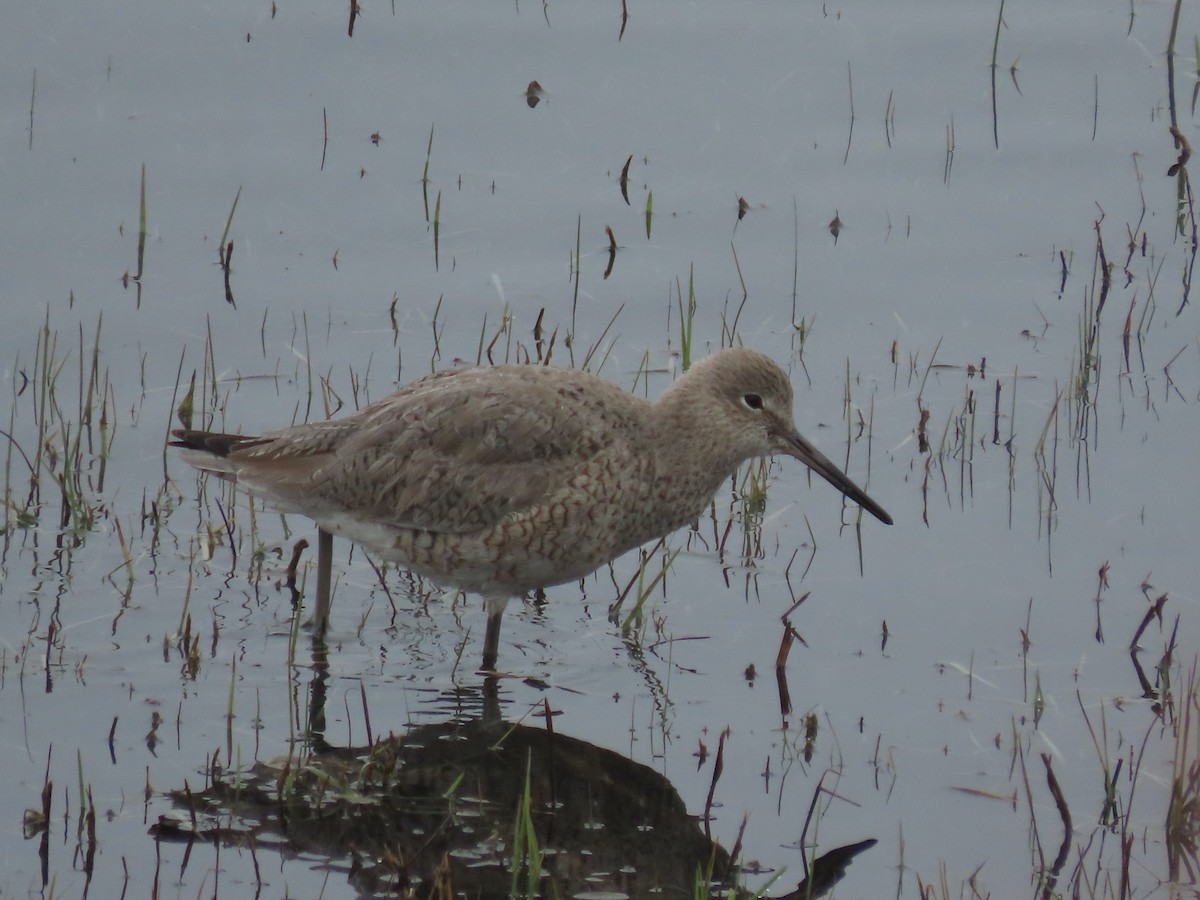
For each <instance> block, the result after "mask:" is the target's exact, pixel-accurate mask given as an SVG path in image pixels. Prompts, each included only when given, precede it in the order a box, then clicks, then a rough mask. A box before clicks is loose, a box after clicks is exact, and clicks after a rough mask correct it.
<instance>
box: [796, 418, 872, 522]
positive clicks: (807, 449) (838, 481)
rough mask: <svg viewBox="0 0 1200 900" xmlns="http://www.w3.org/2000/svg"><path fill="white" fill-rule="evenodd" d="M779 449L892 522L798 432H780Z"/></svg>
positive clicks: (869, 510)
mask: <svg viewBox="0 0 1200 900" xmlns="http://www.w3.org/2000/svg"><path fill="white" fill-rule="evenodd" d="M779 438H780V445H781V446H780V449H781V450H783V452H784V453H787V454H788V455H789V456H794V457H796V459H798V460H800V462H802V463H804V464H805V465H806V466H808V467H809V468H810V469H812V470H813V471H814V472H816V473H817V474H818V475H820V476H821V477H822V478H824V479H825V480H826V481H828V482H829V483H830V484H832V485H833V486H834V487H835V488H837V489H838V490H839V491H841V492H842V493H843V494H845V495H846V496H847V497H849V498H850V499H851V500H853V501H854V502H855V503H857V504H858V505H859V506H861V507H862V508H863V509H865V510H866V511H867V512H869V513H870V514H871V515H873V516H874V517H875V518H877V519H878V520H879V521H880V522H883V523H884V524H885V525H891V524H892V517H891V516H889V515H888V514H887V510H885V509H884V508H883V507H882V506H880V505H879V504H878V503H876V502H875V501H874V500H872V499H871V498H870V497H868V496H867V492H866V491H864V490H863V489H862V488H860V487H859V486H858V485H857V484H855V483H854V482H853V481H851V480H850V479H849V478H847V477H846V473H845V472H843V471H842V470H841V469H839V468H838V467H837V466H835V465H834V464H833V463H832V462H830V461H829V458H828V457H827V456H825V454H823V453H822V452H821V451H820V450H818V449H817V448H816V447H814V446H813V445H812V444H810V443H809V442H808V441H806V440H805V439H804V438H802V437H801V436H800V435H799V434H796V433H794V432H793V433H792V434H781V435H779Z"/></svg>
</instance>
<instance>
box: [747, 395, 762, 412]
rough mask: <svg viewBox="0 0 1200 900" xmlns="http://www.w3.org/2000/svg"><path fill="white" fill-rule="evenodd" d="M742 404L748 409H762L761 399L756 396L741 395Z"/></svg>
mask: <svg viewBox="0 0 1200 900" xmlns="http://www.w3.org/2000/svg"><path fill="white" fill-rule="evenodd" d="M742 402H743V403H745V404H746V406H748V407H749V408H750V409H762V408H763V402H762V397H760V396H759V395H758V394H743V395H742Z"/></svg>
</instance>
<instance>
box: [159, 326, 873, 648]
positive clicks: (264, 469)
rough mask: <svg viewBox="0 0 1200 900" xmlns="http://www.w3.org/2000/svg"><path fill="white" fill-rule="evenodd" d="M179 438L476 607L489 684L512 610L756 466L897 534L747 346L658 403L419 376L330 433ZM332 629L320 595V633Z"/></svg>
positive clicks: (200, 463) (603, 388) (287, 506)
mask: <svg viewBox="0 0 1200 900" xmlns="http://www.w3.org/2000/svg"><path fill="white" fill-rule="evenodd" d="M173 435H174V437H175V438H176V440H175V441H173V442H172V443H173V444H174V445H175V446H178V447H183V448H186V453H185V458H186V459H187V461H188V462H189V463H191V464H192V465H194V466H196V467H197V468H199V469H203V470H205V471H209V472H216V473H218V474H220V475H222V476H225V477H233V478H236V479H238V480H240V481H241V482H242V483H243V484H245V485H246V486H247V487H249V488H250V489H252V490H254V491H256V492H259V493H261V494H262V495H263V496H264V497H266V498H267V499H268V500H269V501H270V502H272V504H273V505H274V506H276V507H277V508H279V509H280V510H281V511H283V512H297V513H303V514H304V515H306V516H308V517H310V518H312V519H314V520H315V521H316V523H317V525H318V526H319V527H320V529H321V530H322V532H325V533H328V534H340V535H343V536H345V537H347V538H349V539H351V540H353V541H357V542H358V543H360V544H362V545H363V546H364V547H366V548H368V549H369V550H371V551H372V552H373V553H375V554H377V555H378V556H380V557H381V558H383V559H386V560H389V561H392V562H395V563H399V564H400V565H401V566H403V567H404V568H406V569H408V570H410V571H412V572H414V573H416V574H417V575H421V576H423V577H425V578H428V579H430V580H432V581H434V582H436V583H439V584H442V585H447V586H450V587H455V588H458V589H460V590H463V591H472V592H476V593H479V594H482V595H483V598H484V600H485V603H486V607H487V632H486V634H485V637H484V651H483V668H484V669H493V668H495V664H496V656H497V651H498V647H499V641H500V619H501V616H502V614H503V613H504V607H505V606H506V605H507V603H508V600H509V598H510V597H515V596H524V595H525V594H527V593H528V592H530V591H532V590H535V589H537V588H542V587H549V586H551V585H555V584H563V583H566V582H569V581H576V580H578V579H580V578H583V577H584V576H585V575H587V574H589V573H590V572H592V571H594V570H595V569H597V568H599V567H600V566H602V565H604V564H605V563H606V562H609V561H610V560H612V559H615V558H616V557H618V556H620V555H621V554H622V553H624V552H625V551H627V550H631V549H633V548H634V547H638V546H640V545H642V544H644V543H646V542H647V541H650V540H654V539H655V538H659V537H662V536H663V535H666V534H670V533H671V532H672V531H675V530H676V529H677V528H680V527H682V526H684V525H687V524H689V523H691V522H694V521H695V520H696V519H697V518H699V516H700V515H701V514H702V513H703V511H704V509H705V507H706V506H708V504H709V503H710V502H711V501H712V498H713V495H714V494H715V493H716V491H717V488H718V487H720V484H721V482H722V481H723V480H724V479H725V478H727V477H729V475H730V474H731V473H732V472H733V471H734V469H736V468H737V467H738V466H739V465H741V464H742V463H744V462H746V461H747V460H749V459H752V458H754V457H760V456H770V455H773V454H776V453H779V454H784V455H787V456H793V457H795V458H796V459H798V460H800V461H801V462H802V463H804V464H805V465H806V466H808V467H809V468H810V469H812V470H813V471H814V472H816V473H817V474H818V475H820V476H821V477H822V478H824V479H825V480H826V481H828V482H830V483H831V484H832V485H833V486H834V487H836V488H837V489H838V490H840V491H841V492H842V493H843V494H845V495H846V496H847V497H849V498H850V499H852V500H854V501H855V502H856V503H858V504H859V505H861V506H862V507H863V508H864V509H866V510H868V511H869V512H870V513H871V514H872V515H874V516H875V517H876V518H877V519H879V520H880V521H882V522H885V523H886V524H888V525H890V524H891V523H892V518H891V516H889V515H888V514H887V513H886V512H885V511H884V509H883V507H881V506H880V505H879V504H878V503H876V502H875V501H874V500H872V499H871V498H870V497H868V496H867V494H866V493H865V492H864V491H863V490H862V489H861V488H859V487H858V485H856V484H855V483H854V482H852V481H851V480H850V479H849V478H848V477H847V476H846V475H845V473H843V472H842V471H841V469H839V468H838V467H837V466H836V465H834V464H833V463H832V462H831V461H830V460H829V459H828V458H826V457H825V456H824V455H823V454H822V453H820V452H819V451H818V450H817V449H816V448H815V447H813V445H812V444H810V443H809V442H808V441H807V440H805V439H804V438H803V437H801V436H800V434H799V432H797V430H796V426H795V423H794V422H793V420H792V386H791V383H790V382H789V381H788V378H787V375H786V374H785V373H784V371H783V370H782V369H781V368H780V367H779V366H778V365H776V363H774V362H773V361H772V360H771V359H769V358H768V357H766V356H763V355H762V354H761V353H756V352H755V351H753V350H748V349H743V348H735V349H726V350H721V351H720V352H718V353H714V354H713V355H712V356H709V357H708V358H706V359H704V360H702V361H700V362H698V363H696V364H695V365H694V366H692V368H691V369H690V370H688V371H687V372H686V373H685V374H683V375H681V376H680V377H679V378H678V379H676V380H675V382H674V383H673V384H672V385H671V386H670V387H669V388H667V390H666V391H665V392H664V393H663V394H662V396H661V397H660V398H659V399H658V400H656V401H653V402H651V401H648V400H643V399H642V398H640V397H637V396H635V395H634V394H631V393H629V392H627V391H625V390H623V389H622V388H620V387H618V386H617V385H615V384H613V383H612V382H609V381H605V380H603V379H601V378H597V377H596V376H594V375H590V374H587V373H585V372H579V371H576V370H573V369H564V368H551V367H546V366H536V365H522V366H493V367H484V368H470V369H452V370H449V371H445V372H439V373H437V374H434V375H429V376H426V377H424V378H421V379H419V380H418V381H415V382H413V383H411V384H409V385H408V386H407V387H404V388H401V389H400V390H399V391H397V392H395V393H394V394H391V395H389V396H387V397H385V398H383V399H382V400H379V401H377V402H375V403H372V404H371V405H370V406H367V407H364V408H363V409H361V410H359V411H358V412H356V413H353V414H351V415H348V416H346V417H344V418H341V419H334V420H330V421H326V422H313V423H311V424H307V425H297V426H295V427H293V428H286V429H283V430H282V431H273V432H269V433H267V434H263V435H260V436H246V435H235V434H220V433H215V432H208V431H187V430H178V431H174V432H173ZM325 544H326V547H328V539H327V538H325ZM318 593H320V592H318ZM328 617H329V601H328V591H325V592H324V596H323V597H319V599H318V602H317V608H316V611H315V615H314V624H315V626H316V628H317V629H318V630H320V631H323V630H324V628H325V627H326V625H327V623H328Z"/></svg>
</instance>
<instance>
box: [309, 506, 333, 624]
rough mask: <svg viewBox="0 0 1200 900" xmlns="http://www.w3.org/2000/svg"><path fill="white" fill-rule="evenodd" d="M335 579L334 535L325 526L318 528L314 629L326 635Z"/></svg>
mask: <svg viewBox="0 0 1200 900" xmlns="http://www.w3.org/2000/svg"><path fill="white" fill-rule="evenodd" d="M332 580H333V535H332V534H330V533H329V532H328V531H326V530H325V529H324V528H318V529H317V605H316V609H315V610H314V611H313V619H312V621H313V631H314V632H315V633H316V634H320V635H324V634H325V632H326V630H327V629H328V628H329V607H330V605H331V604H332V602H333V597H332V596H331V593H330V585H331V583H332Z"/></svg>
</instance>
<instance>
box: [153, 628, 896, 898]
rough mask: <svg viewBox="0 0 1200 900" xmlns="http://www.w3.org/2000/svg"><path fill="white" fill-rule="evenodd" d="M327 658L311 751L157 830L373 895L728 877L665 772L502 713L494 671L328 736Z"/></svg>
mask: <svg viewBox="0 0 1200 900" xmlns="http://www.w3.org/2000/svg"><path fill="white" fill-rule="evenodd" d="M323 661H324V654H323V648H320V647H317V646H314V671H315V673H316V675H315V678H314V681H313V684H312V686H311V689H312V694H311V695H310V707H309V718H310V727H311V728H312V729H313V732H314V733H313V734H312V735H311V740H310V749H309V750H307V751H306V752H305V753H303V754H297V755H294V756H293V757H292V758H291V759H287V760H278V761H273V762H260V763H257V764H255V765H254V766H253V767H252V768H251V769H250V770H249V771H245V772H241V773H238V774H237V775H236V777H235V776H233V775H232V774H229V773H226V774H224V775H221V776H220V777H216V776H214V777H213V779H212V782H211V783H210V784H209V785H208V786H207V787H206V788H205V789H204V790H203V791H199V792H194V791H189V790H184V791H177V792H173V793H172V797H173V799H174V800H175V801H176V804H177V805H178V806H179V807H181V808H182V809H184V810H186V813H185V814H184V815H177V816H164V817H162V819H160V821H159V823H158V824H157V825H156V826H155V827H154V828H153V829H152V832H153V833H154V834H155V836H156V838H157V839H159V840H182V841H189V842H190V841H213V842H220V843H221V844H224V845H232V846H251V847H253V848H255V850H256V852H259V853H261V852H262V851H263V850H275V851H278V852H279V853H281V854H282V855H284V856H294V855H296V854H298V853H300V854H306V855H309V856H314V855H315V856H322V857H327V858H328V859H329V860H330V861H331V862H330V867H331V869H332V870H333V871H335V872H342V873H343V874H344V877H345V878H346V879H347V880H348V881H349V882H350V883H351V884H352V885H353V886H354V888H355V890H356V891H357V892H358V893H359V894H360V895H361V896H368V897H392V896H404V897H407V896H417V897H445V898H450V897H454V896H467V897H483V898H488V897H496V898H499V897H509V896H510V895H511V893H512V890H513V888H514V885H520V886H521V893H522V895H524V894H525V893H526V890H527V889H528V895H530V896H533V895H535V894H536V895H540V896H544V897H551V896H559V897H570V896H576V895H579V894H581V893H586V894H587V895H589V896H606V897H622V896H625V897H646V896H656V895H660V896H677V895H680V894H681V893H682V894H683V895H686V896H694V895H695V890H696V887H697V883H698V881H699V882H702V881H704V880H707V881H709V882H710V883H711V885H712V886H713V887H714V889H716V888H718V887H719V888H720V889H722V890H728V889H729V888H730V887H731V886H733V885H734V884H735V883H737V882H738V880H739V878H738V872H737V870H736V868H735V867H734V866H733V864H732V862H731V860H730V858H729V854H728V852H727V851H726V850H725V849H724V848H723V847H722V846H721V845H720V844H718V843H715V842H713V841H711V840H709V839H708V838H706V837H705V835H704V833H703V830H702V829H701V827H700V824H699V823H698V821H697V819H696V817H695V816H693V815H690V814H689V813H688V810H687V807H686V805H685V804H684V802H683V800H682V798H681V797H680V796H679V793H678V792H677V791H676V790H675V788H674V786H673V785H672V784H671V783H670V782H669V781H668V780H667V779H666V778H664V777H663V776H662V775H661V774H659V773H658V772H655V771H654V770H652V769H650V768H648V767H646V766H643V765H641V764H639V763H636V762H633V761H631V760H629V759H627V758H625V757H624V756H622V755H620V754H618V753H614V752H613V751H611V750H606V749H604V748H602V747H598V746H595V745H593V744H590V743H588V742H586V741H581V740H578V739H576V738H572V737H570V736H568V735H565V734H561V733H559V732H557V731H555V730H554V729H553V727H552V725H551V724H550V722H551V721H552V717H551V718H547V717H544V716H543V717H542V718H543V720H544V721H543V724H541V725H538V726H532V725H525V724H515V723H512V722H506V721H504V720H503V719H502V718H501V716H500V696H499V694H500V691H499V684H498V682H497V679H495V678H482V679H480V680H479V683H478V684H472V685H470V686H467V687H464V688H460V689H455V690H452V691H447V692H443V693H441V694H438V695H436V699H435V701H434V703H433V704H431V705H433V706H437V707H441V708H443V709H444V710H445V720H444V721H440V722H438V723H436V724H429V725H418V726H415V727H411V728H408V729H407V730H406V731H404V732H403V733H402V734H399V735H392V734H389V735H388V736H387V737H383V738H377V739H376V740H374V741H373V742H372V743H370V744H369V745H368V746H362V747H335V746H332V745H330V744H329V743H328V742H327V741H326V740H325V738H324V736H323V735H322V734H321V731H320V729H321V728H322V723H323V722H324V709H323V706H324V696H325V685H326V679H327V674H326V672H325V670H324V668H323ZM424 713H425V714H427V713H428V710H425V711H424ZM874 843H875V842H874V841H873V840H868V841H862V842H860V843H857V844H852V845H848V846H846V847H840V848H837V849H835V850H832V851H829V852H828V853H826V854H824V855H823V856H822V857H821V858H820V859H818V860H817V863H816V864H815V865H813V866H811V867H810V871H809V876H808V878H807V879H806V882H805V883H804V884H802V885H801V887H800V888H799V889H798V890H796V891H793V892H791V893H789V894H787V896H788V897H792V898H796V900H799V898H801V897H817V896H820V895H821V894H822V893H824V892H825V891H827V890H828V889H829V888H831V887H832V886H833V884H835V883H836V882H837V881H838V880H840V878H841V876H842V875H843V874H844V873H845V869H846V866H847V865H848V864H849V862H850V860H851V859H853V858H854V856H856V855H857V854H858V853H861V852H862V851H863V850H865V849H867V848H868V847H869V846H871V845H872V844H874ZM531 862H532V865H531ZM531 872H532V873H533V874H532V876H531ZM742 880H744V879H742ZM764 880H765V876H764ZM738 893H739V895H740V893H741V892H740V891H739V892H738ZM747 896H749V895H747Z"/></svg>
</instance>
